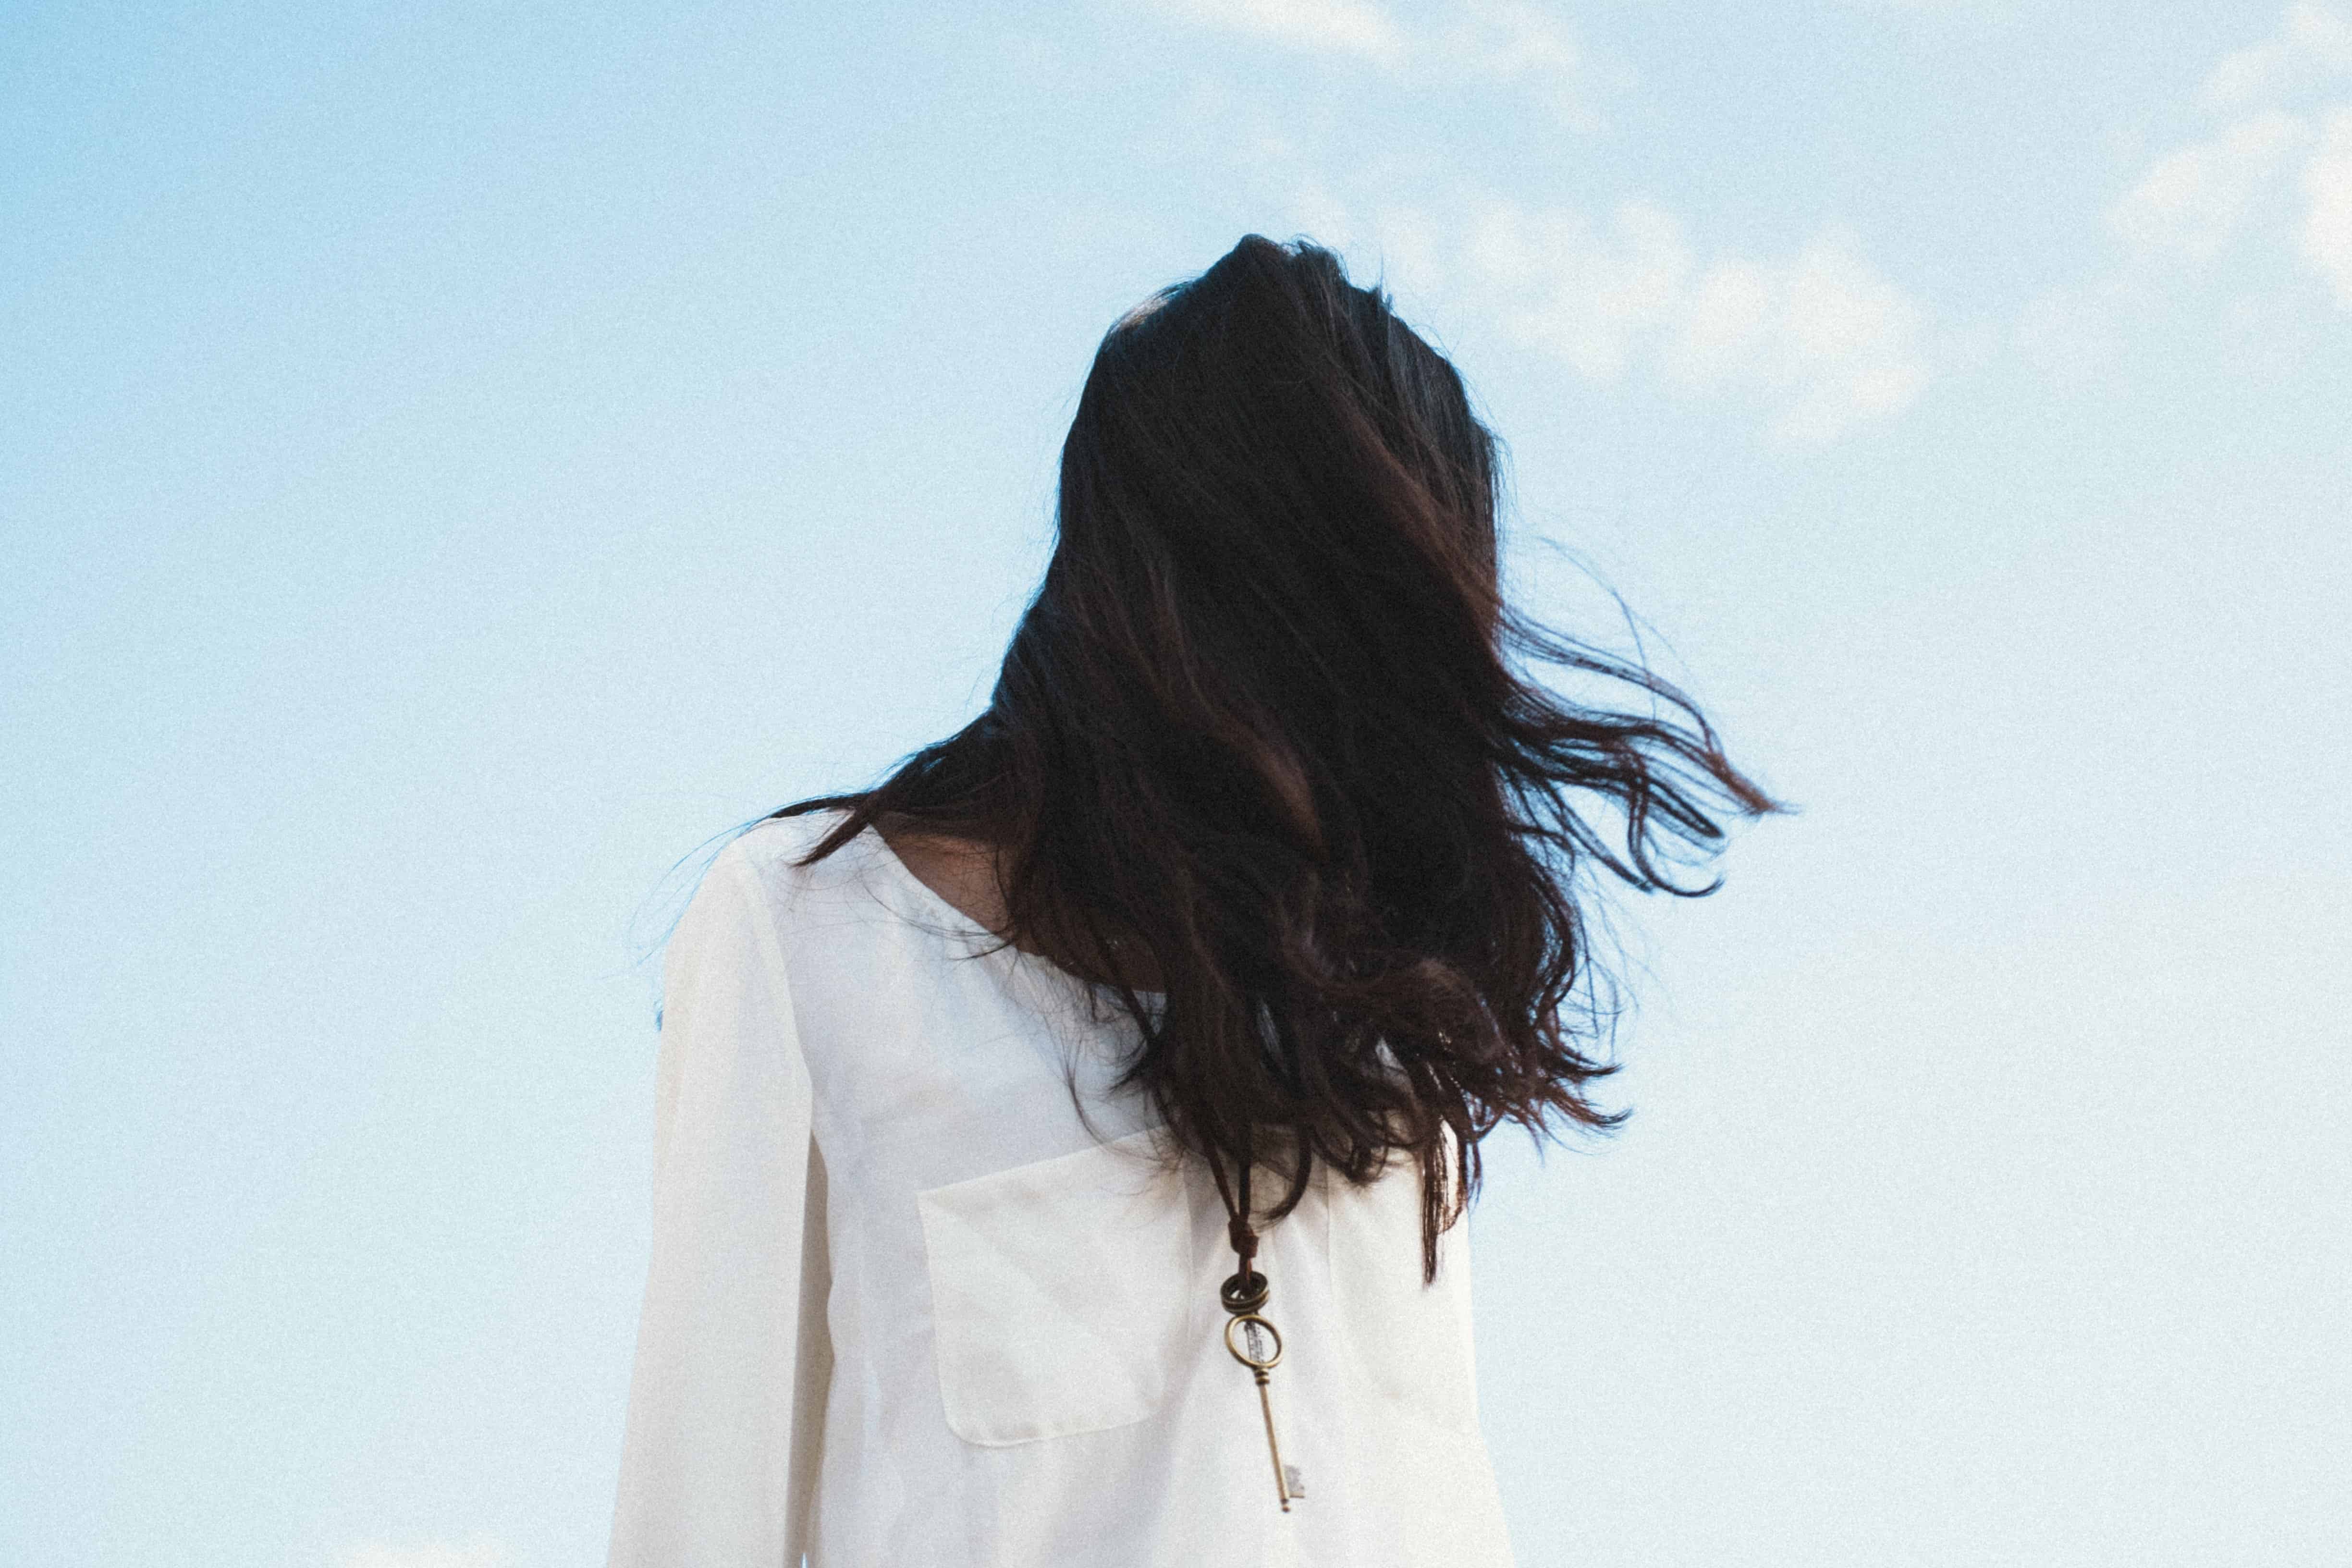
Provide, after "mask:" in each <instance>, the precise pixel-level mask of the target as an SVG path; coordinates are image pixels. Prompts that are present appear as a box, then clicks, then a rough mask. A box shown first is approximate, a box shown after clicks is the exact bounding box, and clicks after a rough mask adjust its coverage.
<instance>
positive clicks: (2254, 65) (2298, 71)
mask: <svg viewBox="0 0 2352 1568" xmlns="http://www.w3.org/2000/svg"><path fill="white" fill-rule="evenodd" d="M2346 72H2352V21H2347V19H2346V18H2345V16H2344V14H2343V13H2342V12H2340V11H2338V10H2336V8H2335V7H2333V6H2329V5H2313V4H2307V3H2306V4H2302V5H2290V6H2289V7H2287V12H2286V16H2285V17H2284V20H2283V21H2281V23H2280V24H2279V31H2278V36H2277V37H2273V38H2268V39H2265V40H2264V41H2263V42H2262V43H2259V44H2255V45H2252V46H2251V47H2247V48H2242V49H2240V50H2238V51H2237V52H2236V53H2234V54H2231V55H2228V56H2225V57H2223V58H2222V60H2221V64H2219V65H2217V66H2215V67H2214V68H2213V69H2212V71H2211V72H2210V74H2209V75H2207V77H2206V78H2205V86H2204V89H2203V90H2202V91H2201V92H2200V94H2199V98H2200V100H2201V101H2202V102H2203V104H2204V106H2205V107H2206V108H2207V109H2209V110H2214V111H2216V112H2227V111H2230V110H2237V109H2242V108H2243V107H2245V106H2247V105H2249V104H2262V103H2273V102H2276V101H2277V100H2279V99H2281V98H2284V97H2285V96H2286V95H2287V94H2288V93H2290V92H2292V91H2294V89H2296V88H2298V87H2301V86H2303V85H2305V83H2307V82H2308V81H2310V80H2311V79H2314V78H2325V77H2328V76H2334V75H2341V74H2343V73H2346Z"/></svg>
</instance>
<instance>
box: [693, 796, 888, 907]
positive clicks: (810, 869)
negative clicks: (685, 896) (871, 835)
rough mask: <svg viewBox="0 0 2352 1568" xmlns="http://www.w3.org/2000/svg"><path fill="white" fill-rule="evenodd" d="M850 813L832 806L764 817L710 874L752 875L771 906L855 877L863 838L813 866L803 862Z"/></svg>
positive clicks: (713, 864) (737, 840)
mask: <svg viewBox="0 0 2352 1568" xmlns="http://www.w3.org/2000/svg"><path fill="white" fill-rule="evenodd" d="M847 815H848V813H847V812H846V811H845V810H843V809H841V808H838V807H827V808H824V809H822V810H817V811H805V812H800V813H797V814H795V815H793V816H766V817H761V819H760V820H759V821H757V822H755V823H753V824H752V825H751V826H749V827H747V828H745V829H744V830H743V831H742V832H740V833H739V834H737V835H736V836H735V837H733V838H732V839H730V840H729V842H728V844H727V847H725V848H723V849H721V850H720V851H719V856H718V858H717V859H715V860H713V861H712V862H711V867H710V869H711V872H712V873H717V872H719V870H720V869H721V868H725V869H726V870H727V872H728V873H729V874H730V875H735V876H743V877H748V878H749V879H751V881H752V882H753V883H754V884H756V885H757V886H758V887H759V889H761V892H762V893H764V894H765V895H766V898H767V900H768V901H769V902H770V903H772V904H783V903H792V902H796V901H798V900H801V899H803V898H804V897H806V896H807V895H808V894H809V893H810V892H812V891H814V890H815V889H821V888H823V887H824V886H826V885H828V884H830V883H833V882H835V881H837V880H839V879H843V878H845V877H852V876H855V875H856V868H857V863H858V862H859V861H860V860H861V859H862V858H864V856H863V851H864V848H865V846H864V844H863V842H862V840H863V839H864V838H865V837H866V835H864V834H860V835H857V836H856V837H852V838H851V839H850V840H849V841H848V842H847V843H845V844H844V845H842V846H841V847H838V848H836V849H835V851H834V852H833V853H832V854H830V855H828V856H826V857H825V858H824V859H822V860H819V861H816V862H815V863H814V864H813V865H805V866H804V865H803V864H802V863H801V861H802V859H803V857H805V856H806V855H807V854H808V852H809V851H810V850H812V849H814V848H815V847H816V846H817V843H818V841H819V840H821V839H823V838H824V836H825V835H826V834H828V833H831V832H832V831H833V830H834V828H835V827H836V826H840V823H841V820H842V818H844V817H845V816H847Z"/></svg>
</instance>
